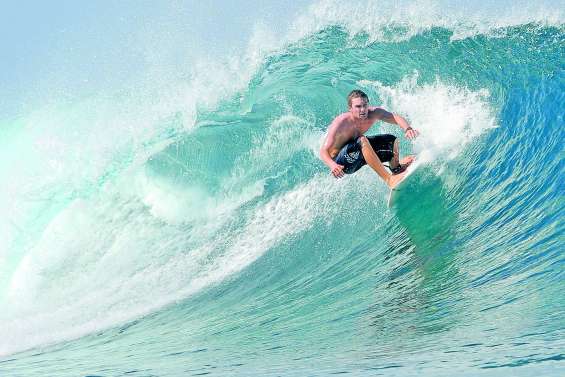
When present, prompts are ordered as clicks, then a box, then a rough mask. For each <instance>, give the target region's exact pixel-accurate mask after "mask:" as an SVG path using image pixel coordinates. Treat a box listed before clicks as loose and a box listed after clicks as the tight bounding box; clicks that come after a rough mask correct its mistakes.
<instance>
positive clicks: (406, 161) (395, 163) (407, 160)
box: [377, 139, 415, 172]
mask: <svg viewBox="0 0 565 377" xmlns="http://www.w3.org/2000/svg"><path fill="white" fill-rule="evenodd" d="M392 148H393V149H392V153H393V157H392V159H391V160H390V163H389V166H390V169H391V170H395V169H398V168H399V167H402V169H400V172H402V171H404V170H406V168H407V167H408V166H409V165H410V164H411V163H412V162H414V160H415V158H414V156H406V157H404V158H403V159H402V161H400V153H398V139H396V140H394V144H393V147H392ZM377 157H378V156H377Z"/></svg>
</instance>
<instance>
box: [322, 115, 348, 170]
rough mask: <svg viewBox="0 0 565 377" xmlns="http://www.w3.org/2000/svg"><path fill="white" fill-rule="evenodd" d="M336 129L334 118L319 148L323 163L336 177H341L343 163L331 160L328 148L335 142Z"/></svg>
mask: <svg viewBox="0 0 565 377" xmlns="http://www.w3.org/2000/svg"><path fill="white" fill-rule="evenodd" d="M336 129H337V123H336V120H334V121H333V122H332V124H331V125H330V127H329V128H328V134H327V135H326V139H325V140H324V143H323V144H322V147H321V148H320V158H321V160H322V161H324V163H325V164H326V165H327V166H328V167H329V168H330V170H331V173H332V175H333V176H334V177H336V178H341V177H343V175H344V173H343V165H339V164H337V163H336V162H335V161H334V160H332V158H331V156H330V148H331V147H332V146H333V145H334V143H335V133H336Z"/></svg>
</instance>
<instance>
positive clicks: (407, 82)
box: [359, 74, 496, 166]
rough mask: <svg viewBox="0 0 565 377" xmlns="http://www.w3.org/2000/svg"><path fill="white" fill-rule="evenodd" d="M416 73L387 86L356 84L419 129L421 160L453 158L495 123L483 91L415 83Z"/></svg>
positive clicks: (486, 94)
mask: <svg viewBox="0 0 565 377" xmlns="http://www.w3.org/2000/svg"><path fill="white" fill-rule="evenodd" d="M417 82H418V75H417V74H414V75H412V76H410V77H406V78H405V79H404V80H402V81H401V82H400V83H399V84H397V85H395V86H392V87H389V86H385V85H383V84H382V83H379V82H371V81H367V80H363V81H360V82H359V84H360V85H361V86H363V87H365V88H368V89H370V90H371V91H375V92H376V93H377V94H378V97H379V98H381V100H382V101H383V104H382V106H383V107H385V108H387V109H391V110H392V109H394V112H395V113H399V114H401V115H403V116H405V117H406V118H407V119H408V120H409V122H410V123H411V125H412V126H413V127H414V128H415V129H417V130H418V131H419V132H420V136H419V137H418V138H417V139H416V140H415V142H414V149H415V151H416V152H417V153H418V154H419V159H420V160H421V161H422V162H429V161H431V160H435V161H437V162H439V165H440V166H441V165H442V163H443V162H446V161H448V160H452V159H454V158H456V157H457V156H458V155H459V154H460V153H461V152H462V151H464V150H465V146H466V145H467V144H468V143H469V142H471V141H472V140H475V139H476V138H477V136H479V135H481V134H482V133H483V132H485V131H486V130H488V129H491V128H493V127H495V126H496V115H495V111H494V109H493V108H492V105H491V104H490V103H489V93H488V91H487V90H484V89H483V90H478V91H472V90H470V89H468V88H465V87H458V86H454V85H449V84H445V83H442V82H441V80H439V79H437V80H436V82H435V83H433V84H425V85H418V83H417Z"/></svg>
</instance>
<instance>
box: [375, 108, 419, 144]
mask: <svg viewBox="0 0 565 377" xmlns="http://www.w3.org/2000/svg"><path fill="white" fill-rule="evenodd" d="M373 111H374V114H375V117H376V119H380V120H382V121H385V122H387V123H390V124H396V125H398V127H400V128H401V129H402V131H404V136H405V137H406V138H407V139H415V138H416V137H417V136H418V135H419V134H420V133H419V132H418V131H417V130H415V129H413V128H412V127H410V125H409V124H408V121H407V120H406V119H404V118H403V117H401V116H400V115H398V114H393V113H391V112H388V111H386V110H385V109H383V108H380V107H375V108H374V110H373Z"/></svg>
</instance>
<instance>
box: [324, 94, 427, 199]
mask: <svg viewBox="0 0 565 377" xmlns="http://www.w3.org/2000/svg"><path fill="white" fill-rule="evenodd" d="M347 105H348V106H349V112H347V113H343V114H341V115H338V116H337V117H336V118H335V119H334V121H333V122H332V124H331V125H330V126H329V128H328V133H327V136H326V140H325V141H324V144H323V145H322V148H320V158H321V159H322V161H324V163H325V164H326V165H328V167H329V168H330V170H331V173H332V174H333V176H334V177H336V178H342V177H343V176H344V174H352V173H354V172H356V171H357V170H359V169H360V168H361V167H362V166H363V165H366V164H368V165H369V166H370V167H371V168H373V170H374V171H375V172H376V173H377V174H378V175H379V177H381V178H382V179H383V181H385V183H386V184H387V185H388V187H390V188H391V189H392V188H394V187H395V186H396V185H397V184H398V183H400V181H402V179H403V178H404V175H405V174H406V168H407V167H408V165H410V164H411V163H412V161H414V157H412V156H408V157H405V158H404V159H403V160H402V161H399V156H398V140H397V139H396V137H395V136H393V135H377V136H368V137H367V136H365V132H367V131H368V130H369V128H371V126H372V125H373V124H374V123H375V122H376V121H378V120H383V121H385V122H387V123H391V124H397V125H398V126H399V127H400V128H401V129H402V130H403V131H404V136H406V137H407V138H408V139H414V138H415V137H417V136H418V134H419V133H418V131H416V130H415V129H413V128H412V127H410V126H409V125H408V122H407V121H406V119H404V118H403V117H401V116H399V115H396V114H392V113H389V112H388V111H386V110H385V109H382V108H380V107H373V106H371V107H369V98H368V97H367V95H366V94H365V93H364V92H362V91H361V90H353V91H352V92H351V93H349V96H347ZM383 162H389V169H390V171H391V173H392V174H391V173H389V172H388V171H386V169H385V166H384V165H383Z"/></svg>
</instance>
